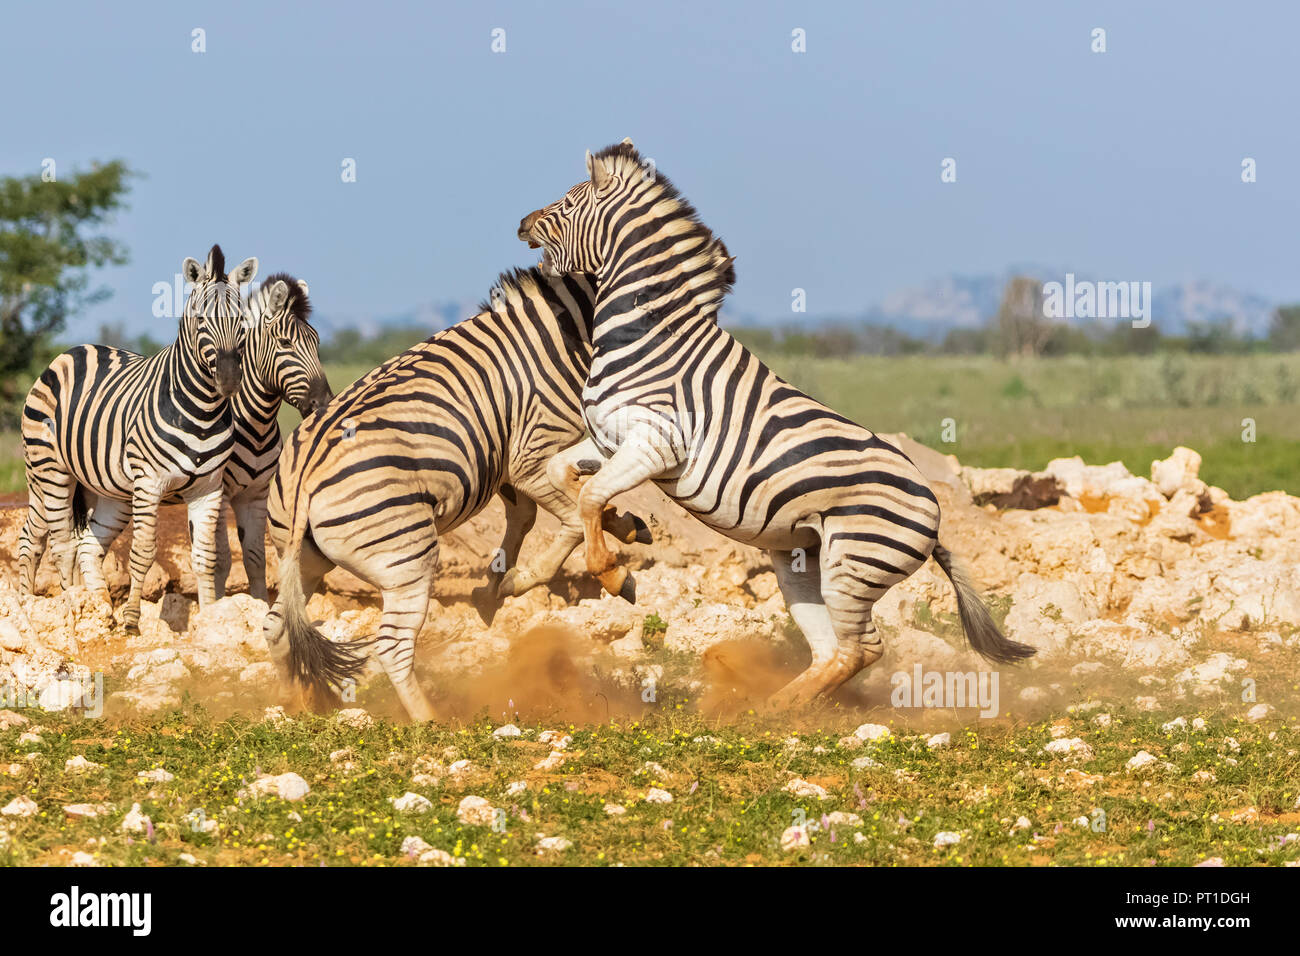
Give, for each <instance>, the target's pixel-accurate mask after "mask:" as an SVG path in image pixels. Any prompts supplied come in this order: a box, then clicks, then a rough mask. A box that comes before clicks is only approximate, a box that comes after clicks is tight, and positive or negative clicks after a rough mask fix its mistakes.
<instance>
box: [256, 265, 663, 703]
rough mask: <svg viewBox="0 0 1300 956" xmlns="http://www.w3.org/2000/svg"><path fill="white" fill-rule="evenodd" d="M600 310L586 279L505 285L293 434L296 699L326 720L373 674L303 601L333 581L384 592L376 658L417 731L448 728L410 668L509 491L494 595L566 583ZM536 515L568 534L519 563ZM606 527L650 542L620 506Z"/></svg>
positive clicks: (285, 634)
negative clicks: (443, 538)
mask: <svg viewBox="0 0 1300 956" xmlns="http://www.w3.org/2000/svg"><path fill="white" fill-rule="evenodd" d="M594 298H595V290H594V287H593V285H592V283H591V280H590V279H589V278H588V277H585V276H567V277H560V278H550V279H548V278H545V277H542V276H541V275H539V273H538V272H537V270H536V269H530V270H526V271H514V272H511V273H507V274H504V275H502V276H501V278H500V279H499V280H498V283H497V286H496V288H494V289H493V293H492V296H491V298H490V300H489V301H488V302H485V303H484V304H483V305H482V306H481V309H482V311H480V312H479V313H478V314H477V315H475V316H473V317H472V318H469V319H466V320H465V321H463V322H460V323H458V324H456V325H453V326H452V327H451V328H448V329H446V330H444V331H442V332H439V333H438V334H437V335H434V336H433V337H432V338H430V339H428V340H427V341H425V342H423V343H421V344H419V345H416V346H414V347H413V348H411V349H409V350H407V351H406V352H403V353H402V354H401V355H398V356H396V357H395V358H392V359H389V360H388V361H387V362H385V363H384V364H383V365H381V366H379V367H378V368H377V369H375V370H374V371H372V372H371V373H369V374H368V375H366V376H365V377H364V378H362V379H360V380H359V381H357V382H355V383H354V384H353V385H351V386H349V387H348V388H346V389H344V390H343V391H342V392H340V393H339V394H338V395H337V396H335V397H334V399H333V400H332V401H331V402H330V403H329V404H328V405H327V406H325V408H323V409H321V410H320V411H318V412H317V413H316V414H315V415H313V416H311V417H310V418H308V419H307V420H305V421H304V422H303V423H302V424H301V425H300V426H298V428H296V429H295V430H294V431H293V433H292V434H291V435H290V436H289V437H288V439H287V441H286V443H285V448H284V451H283V453H282V454H281V456H280V463H279V467H278V469H277V470H276V474H275V477H274V478H273V479H272V482H271V491H270V497H269V499H268V508H269V519H270V533H271V540H272V541H273V542H274V544H275V547H276V549H277V551H278V552H279V553H280V556H281V557H280V595H279V600H278V601H277V603H276V605H275V607H274V608H273V609H272V612H271V614H270V615H269V616H268V619H267V624H266V630H265V633H266V638H267V644H268V646H269V648H270V652H271V657H272V659H273V660H274V661H275V662H276V665H277V667H278V669H279V672H280V677H281V680H282V682H283V683H284V685H285V687H286V689H287V690H288V691H289V693H290V695H291V696H293V695H296V694H297V693H298V692H301V691H306V692H307V693H308V694H309V695H310V697H311V700H312V703H313V704H315V705H316V706H325V705H326V703H327V701H328V700H329V699H330V697H331V687H340V686H343V685H344V682H345V681H348V680H349V679H350V678H352V677H353V676H354V675H355V674H356V673H357V671H358V670H359V669H360V668H361V667H362V666H363V665H364V663H365V658H364V656H362V655H361V654H359V653H358V652H357V649H355V648H353V647H349V646H348V645H345V644H337V643H333V642H331V641H329V640H328V639H326V638H325V637H324V636H323V635H322V634H321V633H320V632H319V631H318V630H317V629H316V627H315V626H314V625H313V624H312V622H311V620H310V619H309V618H308V617H307V612H306V604H307V600H308V599H309V598H310V597H311V595H312V594H313V593H314V592H315V591H316V589H317V588H318V587H319V585H320V582H321V579H322V578H323V577H324V575H325V574H326V572H328V571H329V570H330V569H331V568H334V567H336V566H338V567H342V568H344V569H346V570H347V571H349V572H351V573H352V574H354V575H356V576H357V577H359V578H361V579H362V580H364V581H367V582H368V583H370V584H372V585H374V586H375V587H376V588H377V589H378V590H379V591H380V593H381V596H382V601H383V617H382V620H381V622H380V626H379V632H378V635H377V636H376V637H375V638H374V640H373V641H370V642H367V645H366V646H367V647H371V646H372V647H373V652H374V654H375V657H376V658H377V659H378V661H379V663H380V664H381V666H382V667H383V669H384V671H385V673H386V674H387V676H388V678H389V680H390V681H391V682H392V684H393V687H394V688H395V689H396V691H397V694H398V697H399V698H400V699H401V701H402V705H403V706H404V707H405V708H406V711H407V713H408V714H409V715H410V716H411V717H412V718H413V719H415V720H429V719H431V718H432V717H433V713H434V712H433V708H432V707H431V705H430V703H429V700H428V698H427V697H426V696H425V694H424V692H423V691H422V690H421V689H420V686H419V684H418V682H417V681H416V679H415V674H414V667H413V664H414V655H415V638H416V635H417V634H418V633H419V631H420V628H421V627H422V626H423V624H424V619H425V614H426V612H427V610H428V606H429V594H430V589H431V586H432V584H433V579H434V573H435V570H436V567H437V561H438V540H439V536H440V535H443V534H446V533H447V532H449V531H451V530H452V529H453V528H455V527H456V526H457V525H459V524H461V523H462V522H464V521H466V520H468V519H469V518H471V517H472V516H473V515H475V514H476V513H478V512H479V511H480V510H482V508H483V507H484V506H486V505H487V504H488V502H489V501H490V500H491V499H492V497H493V496H494V495H497V494H499V495H500V497H501V499H502V501H503V502H504V503H505V507H506V531H505V537H504V540H503V541H502V544H501V549H500V551H499V552H498V555H499V557H500V559H501V561H500V564H499V565H497V566H496V567H494V568H493V571H494V572H495V573H497V574H499V575H500V576H499V577H498V586H497V593H498V595H500V596H503V597H504V596H510V595H517V594H522V593H523V592H524V591H526V590H528V589H529V588H531V587H533V586H534V585H537V584H542V583H545V582H547V581H549V580H550V579H551V578H552V577H554V576H555V574H557V573H558V572H559V569H560V566H561V565H562V564H563V563H564V560H565V558H567V557H568V556H569V554H570V552H572V551H573V549H574V547H576V546H577V543H578V542H579V541H581V540H582V536H583V529H582V526H581V525H580V523H579V522H578V517H577V504H576V499H575V498H574V497H573V496H572V495H571V493H569V492H568V491H567V489H566V488H564V487H557V485H556V484H555V480H554V477H558V476H561V475H567V474H569V473H570V472H574V471H581V466H582V463H581V462H580V461H570V460H569V458H568V455H569V454H570V453H571V452H572V450H573V449H574V448H577V449H579V450H580V449H581V448H582V446H581V443H580V441H579V440H580V438H581V437H582V430H583V425H582V407H581V403H580V397H581V392H582V383H583V381H585V379H586V376H587V368H588V363H589V362H590V359H591V316H592V303H593V301H594ZM566 449H568V450H567V451H566ZM538 505H541V507H543V508H545V509H546V510H547V511H549V512H550V513H551V514H553V515H555V516H556V517H557V518H559V519H560V523H561V527H560V530H559V531H558V532H557V533H556V534H555V536H554V537H553V538H552V539H551V541H550V544H549V546H548V547H547V548H545V549H544V550H543V552H542V553H541V554H539V555H537V556H535V557H534V558H533V559H532V561H531V562H530V563H528V564H521V565H517V566H515V564H516V561H517V559H518V556H519V550H520V546H521V544H522V542H523V539H524V536H525V535H526V534H527V533H528V531H529V530H530V528H531V527H532V524H533V521H534V519H535V517H536V514H537V506H538ZM597 521H598V523H602V524H603V526H604V527H605V528H606V530H609V531H610V532H611V533H613V534H614V535H615V536H616V537H618V538H619V539H620V540H622V541H625V542H630V541H641V542H648V541H649V530H648V529H647V528H646V526H645V524H644V523H643V522H641V521H640V519H638V518H635V517H633V516H631V515H620V514H615V513H614V511H613V509H612V508H611V509H609V510H608V511H607V512H605V513H603V514H602V515H601V516H600V517H599V518H598V519H597ZM495 563H496V562H495V560H494V564H495ZM505 569H508V570H505Z"/></svg>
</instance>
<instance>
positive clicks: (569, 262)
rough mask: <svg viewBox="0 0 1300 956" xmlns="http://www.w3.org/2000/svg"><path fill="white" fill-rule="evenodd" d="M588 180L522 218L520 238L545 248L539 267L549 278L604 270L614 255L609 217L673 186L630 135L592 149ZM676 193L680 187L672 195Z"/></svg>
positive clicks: (537, 246) (535, 247) (542, 248)
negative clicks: (608, 259) (655, 167)
mask: <svg viewBox="0 0 1300 956" xmlns="http://www.w3.org/2000/svg"><path fill="white" fill-rule="evenodd" d="M587 176H588V177H589V178H588V179H587V180H586V181H584V182H580V183H578V185H576V186H574V187H573V188H572V189H570V190H569V191H568V192H567V193H566V194H565V196H564V198H563V199H560V200H557V201H556V202H553V203H551V204H550V205H549V206H545V207H543V208H542V209H537V210H535V211H533V212H530V213H529V214H528V215H527V216H525V217H524V218H523V219H522V220H520V222H519V233H518V235H519V238H520V239H522V240H523V241H524V242H526V243H528V246H529V248H530V249H537V248H539V247H540V248H541V250H542V261H541V262H540V263H539V266H538V267H539V268H540V269H541V271H542V273H543V274H545V275H549V276H558V275H563V274H566V273H572V272H592V273H597V274H599V273H600V271H601V266H602V265H604V261H605V259H606V257H607V256H608V255H609V251H610V250H609V248H608V240H609V234H610V229H609V220H610V218H611V215H612V214H613V213H614V212H616V211H617V210H619V209H621V208H623V207H625V206H626V205H628V204H629V203H636V204H638V205H641V204H645V203H647V202H652V201H653V200H654V199H655V198H656V197H657V196H658V195H660V194H662V193H665V192H666V191H667V190H665V188H664V187H667V188H668V190H671V186H669V185H668V183H667V181H666V180H664V179H663V178H662V177H660V176H658V175H657V174H656V173H655V171H654V164H653V163H651V162H649V161H643V160H642V159H641V156H640V154H638V153H637V151H636V147H634V146H633V145H632V141H631V140H630V139H625V140H623V142H621V143H618V144H616V145H614V146H610V147H607V148H605V149H602V150H601V151H600V152H599V153H597V154H596V155H595V156H593V155H592V154H591V152H590V151H588V152H587ZM673 194H674V195H675V191H674V193H673Z"/></svg>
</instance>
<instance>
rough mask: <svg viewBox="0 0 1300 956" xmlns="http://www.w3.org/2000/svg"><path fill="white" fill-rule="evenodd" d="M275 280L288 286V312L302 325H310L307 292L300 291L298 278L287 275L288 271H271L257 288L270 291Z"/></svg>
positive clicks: (309, 304)
mask: <svg viewBox="0 0 1300 956" xmlns="http://www.w3.org/2000/svg"><path fill="white" fill-rule="evenodd" d="M277 282H283V283H284V284H285V285H287V286H288V287H289V301H288V303H287V304H288V307H289V314H290V315H291V316H293V317H294V318H295V319H297V320H298V321H299V322H301V323H303V324H304V325H311V323H310V322H309V321H307V320H308V319H309V318H310V317H311V302H309V301H308V299H307V294H306V293H305V292H303V291H302V286H300V285H299V284H298V280H297V279H295V278H294V277H293V276H291V275H289V273H287V272H276V273H273V274H271V275H269V276H267V277H266V278H265V279H263V280H262V284H261V286H260V287H259V288H261V289H265V290H266V291H267V292H270V291H271V287H272V286H274V285H275V284H276V283H277Z"/></svg>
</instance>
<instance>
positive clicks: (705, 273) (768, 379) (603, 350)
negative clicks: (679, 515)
mask: <svg viewBox="0 0 1300 956" xmlns="http://www.w3.org/2000/svg"><path fill="white" fill-rule="evenodd" d="M587 172H588V176H589V179H588V180H587V181H584V182H582V183H579V184H578V185H577V186H575V187H573V189H571V190H569V192H568V194H567V195H565V196H564V197H563V198H562V199H560V200H558V201H557V202H555V203H552V204H551V205H550V206H547V207H545V208H544V209H539V210H537V211H536V212H533V213H531V214H529V215H528V216H527V217H525V218H524V220H523V221H522V222H521V223H520V228H519V236H520V238H521V239H524V240H526V241H528V242H529V244H530V245H532V246H535V247H536V246H540V247H541V248H542V249H543V254H542V268H543V270H544V271H546V272H548V273H554V274H557V275H563V274H567V273H570V272H584V273H592V274H594V275H595V276H596V281H597V299H596V311H595V318H594V324H593V333H592V344H593V356H592V364H591V372H590V375H589V377H588V379H587V384H586V387H585V388H584V390H583V410H584V414H585V419H586V422H587V425H588V428H589V430H590V432H591V436H592V440H593V442H594V448H595V449H596V450H598V451H599V454H600V455H601V457H602V458H603V459H605V460H604V464H603V465H602V466H601V468H600V470H599V472H598V473H597V474H596V475H595V477H593V478H591V479H590V480H589V481H587V483H586V484H585V486H584V487H583V489H582V492H581V494H580V496H579V511H580V513H581V516H582V520H583V523H584V528H585V532H586V545H587V562H588V569H589V570H590V571H591V572H592V573H593V574H595V575H596V576H597V577H599V578H600V580H601V583H602V584H604V586H605V587H606V589H608V590H609V591H611V592H612V593H628V591H629V588H628V584H627V582H628V577H627V573H626V571H625V569H623V568H621V567H619V566H617V565H616V563H615V560H614V557H613V555H612V554H611V553H610V552H609V551H608V549H607V548H606V547H605V544H604V541H603V538H602V536H601V535H600V532H599V525H598V517H599V515H600V514H601V512H602V510H603V509H604V507H605V505H606V503H607V502H608V501H609V499H610V498H612V497H614V496H615V495H617V494H620V493H622V492H624V491H628V490H630V489H632V488H634V487H636V486H637V485H639V484H640V483H641V482H643V481H646V480H654V481H655V482H656V484H658V485H659V486H660V487H661V488H662V489H663V490H664V491H665V492H666V493H667V494H668V495H669V496H670V497H672V498H673V499H674V500H675V501H677V502H678V503H679V504H681V505H682V506H683V507H684V508H686V509H687V510H688V511H690V512H691V513H692V514H694V515H695V516H696V517H697V518H699V519H700V520H701V521H703V522H704V523H705V524H707V525H709V526H710V527H712V528H714V529H716V530H718V531H720V532H722V533H723V534H726V535H728V536H729V537H731V538H733V539H735V540H737V541H742V542H745V543H747V544H752V545H754V546H756V547H759V548H763V549H766V550H767V551H768V552H769V554H770V556H771V558H772V561H773V564H774V566H775V570H776V574H777V578H778V581H779V583H780V585H781V590H782V593H783V595H784V596H785V599H786V604H787V606H788V607H789V609H790V613H791V615H792V616H793V617H794V619H795V621H796V623H797V624H798V625H799V627H800V629H801V630H802V631H803V633H804V636H805V637H806V638H807V639H808V642H809V644H810V646H811V648H812V652H813V659H812V663H811V664H810V666H809V668H808V669H807V670H806V671H805V672H804V673H803V674H801V675H799V676H798V677H797V678H795V679H794V680H793V681H791V682H790V683H789V684H788V685H787V686H786V687H784V688H782V689H781V690H780V691H778V693H777V694H776V695H775V697H774V700H773V702H774V703H775V704H777V705H780V706H785V705H792V704H796V703H800V702H804V701H807V700H809V699H811V698H813V697H816V696H818V695H821V694H825V693H829V692H830V691H832V690H834V689H835V688H836V687H838V686H840V685H841V684H842V683H843V682H844V681H845V680H847V679H848V678H850V677H852V676H853V675H854V674H856V673H857V672H858V671H860V670H861V669H862V668H863V667H865V666H867V665H868V664H870V663H872V662H874V661H875V660H877V659H878V658H879V657H880V655H881V653H882V652H883V647H882V645H881V641H880V637H879V635H878V634H877V632H876V629H875V626H874V625H873V623H872V619H871V610H872V606H873V605H874V604H875V602H876V601H877V600H878V599H879V598H880V596H881V595H882V594H884V592H885V591H886V590H887V589H888V588H889V587H891V586H892V585H894V584H896V583H898V582H899V581H901V580H903V579H904V578H906V577H907V576H908V575H909V574H911V573H912V572H913V571H915V570H916V569H917V568H919V567H920V566H921V564H923V563H924V562H925V560H926V558H927V557H928V556H930V555H931V554H933V555H934V557H935V559H936V561H938V563H939V564H940V566H941V567H943V569H944V570H945V572H947V573H948V574H949V577H950V578H952V580H953V583H954V585H955V586H956V588H957V596H958V606H959V609H960V612H961V617H962V622H963V625H964V626H965V630H966V634H967V637H968V639H969V640H970V641H971V644H972V646H973V647H974V648H975V649H976V650H977V651H979V652H980V653H981V654H983V655H984V656H986V657H988V658H990V659H993V660H997V661H1013V660H1017V659H1020V658H1023V657H1026V656H1028V655H1029V654H1032V653H1033V651H1032V649H1031V648H1029V647H1027V646H1025V645H1022V644H1017V643H1015V642H1012V641H1009V640H1007V639H1006V638H1005V637H1004V636H1003V635H1002V634H1001V632H1000V631H999V630H998V628H997V626H996V624H995V623H994V622H993V620H992V618H991V617H990V615H989V613H988V611H987V609H986V608H985V606H984V604H983V603H982V601H981V599H980V597H979V595H978V593H977V592H976V591H975V589H974V588H973V587H972V586H971V584H970V582H969V580H968V579H967V578H966V577H965V575H964V573H962V572H961V571H960V569H959V568H956V567H955V566H954V564H953V560H952V557H951V555H950V554H949V553H948V552H947V551H946V550H945V549H943V548H942V547H940V546H939V544H938V528H939V505H938V501H937V499H936V498H935V496H934V493H933V492H932V491H931V489H930V488H929V486H928V485H927V483H926V481H925V478H924V477H923V476H922V475H921V473H920V471H919V470H918V469H917V468H916V466H915V465H914V464H913V463H912V462H911V461H910V460H909V459H908V458H907V456H906V455H904V454H903V453H902V452H901V451H900V450H899V449H897V448H895V447H894V446H893V445H892V444H890V443H889V442H887V441H885V440H884V439H882V438H880V437H879V436H878V435H876V434H874V433H873V432H871V431H869V430H867V429H865V428H863V427H861V426H860V425H857V424H855V423H853V422H851V421H849V420H848V419H846V418H844V417H843V416H841V415H838V414H836V413H835V412H833V411H832V410H830V409H829V408H826V407H825V406H824V405H822V404H821V403H819V402H817V401H815V400H814V399H812V398H810V397H808V396H807V395H804V394H803V393H802V392H800V391H799V390H798V389H796V388H794V387H793V386H792V385H790V384H789V383H787V382H785V381H783V380H782V379H780V378H779V377H778V376H776V375H775V374H773V373H772V372H771V371H770V370H769V369H768V368H767V367H766V366H765V365H764V364H763V363H762V362H760V361H759V360H758V359H757V358H756V357H755V356H754V355H753V354H751V353H750V352H749V351H748V350H747V349H745V348H744V346H742V345H741V344H740V343H739V342H737V341H736V340H735V339H734V338H732V336H730V335H729V334H728V333H727V332H725V331H723V330H722V329H720V328H719V327H718V326H717V324H716V316H717V311H718V308H719V305H720V304H721V302H722V299H723V297H724V296H725V295H726V294H727V292H728V291H729V290H730V289H731V286H732V283H733V282H734V278H735V273H734V271H733V268H732V260H731V258H730V257H729V256H728V255H727V252H726V249H725V247H724V246H723V245H722V243H721V241H720V240H718V239H717V238H716V237H714V235H713V234H712V232H711V231H710V230H709V229H708V228H707V227H706V226H705V225H704V224H703V223H701V222H700V221H699V219H698V218H697V216H696V214H695V210H694V209H693V208H692V207H691V206H690V205H689V204H688V203H687V202H686V201H685V200H684V199H683V198H682V197H681V196H680V195H679V194H678V192H677V190H676V189H675V188H674V187H673V186H672V184H671V183H669V182H668V180H667V179H665V178H664V177H663V176H662V175H659V174H658V172H657V171H656V170H654V169H653V168H650V167H649V166H648V165H647V164H645V163H643V162H642V160H641V157H640V156H639V155H638V153H637V152H636V150H635V148H634V147H633V146H632V144H631V142H630V141H628V140H625V141H624V142H623V143H620V144H618V145H616V146H612V147H609V148H608V149H605V150H603V151H602V152H600V153H599V154H598V155H596V156H592V155H591V154H590V153H588V154H587Z"/></svg>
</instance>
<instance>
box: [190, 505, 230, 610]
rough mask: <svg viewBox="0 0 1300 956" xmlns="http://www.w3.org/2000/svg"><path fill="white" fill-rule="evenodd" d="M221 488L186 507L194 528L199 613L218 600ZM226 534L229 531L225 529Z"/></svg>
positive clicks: (192, 548) (192, 541) (192, 550)
mask: <svg viewBox="0 0 1300 956" xmlns="http://www.w3.org/2000/svg"><path fill="white" fill-rule="evenodd" d="M221 495H222V492H221V485H220V484H219V483H218V485H217V487H216V488H214V489H213V490H211V491H209V492H207V493H205V494H199V495H198V497H195V498H191V499H190V500H189V501H187V502H186V503H185V505H186V510H187V512H188V514H189V526H190V566H191V567H192V568H193V569H194V578H195V581H196V583H197V585H198V592H199V609H200V610H202V609H203V608H205V607H207V606H208V605H209V604H211V603H213V602H214V601H216V599H217V578H216V570H217V551H216V535H217V530H218V529H217V519H218V517H219V516H220V515H221ZM221 530H222V531H224V530H226V529H225V528H222V529H221Z"/></svg>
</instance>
